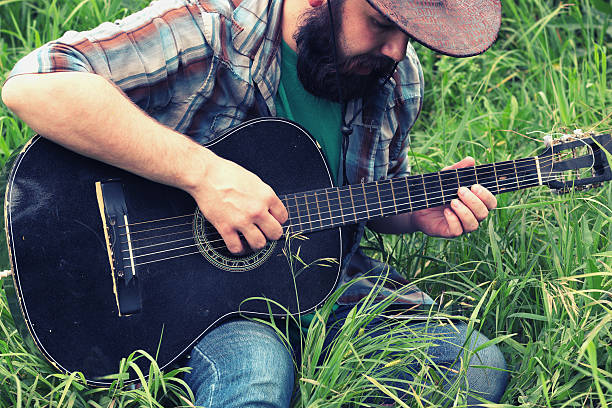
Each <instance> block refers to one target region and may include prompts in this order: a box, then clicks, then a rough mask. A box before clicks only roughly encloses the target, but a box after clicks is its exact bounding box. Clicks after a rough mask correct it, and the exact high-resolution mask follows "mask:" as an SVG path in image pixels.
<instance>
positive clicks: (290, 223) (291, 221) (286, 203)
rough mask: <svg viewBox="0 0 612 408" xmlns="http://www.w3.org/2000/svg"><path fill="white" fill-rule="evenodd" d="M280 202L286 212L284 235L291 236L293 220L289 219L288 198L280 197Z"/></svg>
mask: <svg viewBox="0 0 612 408" xmlns="http://www.w3.org/2000/svg"><path fill="white" fill-rule="evenodd" d="M281 201H282V202H283V204H284V205H285V209H286V210H287V221H289V222H288V223H287V224H286V225H284V226H283V227H284V228H286V229H287V230H286V231H285V235H291V234H292V233H293V231H292V230H291V228H292V227H293V220H292V217H291V212H292V211H291V209H290V208H289V198H288V197H287V196H284V197H281Z"/></svg>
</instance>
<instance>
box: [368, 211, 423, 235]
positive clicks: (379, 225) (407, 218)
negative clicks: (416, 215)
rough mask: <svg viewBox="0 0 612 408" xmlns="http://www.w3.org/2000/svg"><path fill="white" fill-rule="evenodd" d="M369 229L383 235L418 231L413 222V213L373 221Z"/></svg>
mask: <svg viewBox="0 0 612 408" xmlns="http://www.w3.org/2000/svg"><path fill="white" fill-rule="evenodd" d="M368 228H370V229H371V230H373V231H376V232H379V233H381V234H406V233H413V232H415V231H416V230H417V228H416V227H415V226H414V224H413V222H412V213H405V214H399V215H393V216H390V217H385V218H378V219H375V220H371V221H370V222H368Z"/></svg>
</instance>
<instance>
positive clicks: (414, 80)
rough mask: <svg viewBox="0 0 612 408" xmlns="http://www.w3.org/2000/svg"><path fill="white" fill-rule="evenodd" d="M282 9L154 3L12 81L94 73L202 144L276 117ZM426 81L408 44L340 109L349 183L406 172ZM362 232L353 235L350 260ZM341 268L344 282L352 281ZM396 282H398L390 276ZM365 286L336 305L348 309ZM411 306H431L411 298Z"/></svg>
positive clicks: (49, 47) (203, 1)
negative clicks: (363, 95)
mask: <svg viewBox="0 0 612 408" xmlns="http://www.w3.org/2000/svg"><path fill="white" fill-rule="evenodd" d="M282 4H283V3H282V0H242V2H240V4H238V5H235V4H234V3H233V2H232V1H231V0H160V1H154V2H152V3H151V4H150V5H149V6H148V7H147V8H145V9H143V10H141V11H139V12H137V13H134V14H132V15H130V16H128V17H126V18H124V19H122V20H119V21H116V22H114V23H110V22H108V23H104V24H101V25H100V26H98V27H97V28H95V29H93V30H90V31H85V32H75V31H69V32H66V33H65V34H64V35H63V36H62V37H61V38H59V39H58V40H56V41H52V42H49V43H47V44H45V45H44V46H42V47H41V48H39V49H37V50H35V51H33V52H32V53H30V54H29V55H27V56H26V57H24V58H23V59H22V60H20V61H19V62H18V63H17V65H16V66H15V67H14V69H13V70H12V71H11V73H10V76H15V75H19V74H24V73H48V72H59V71H81V72H93V73H96V74H98V75H101V76H103V77H104V78H106V79H108V80H109V81H111V82H113V83H114V84H116V85H117V86H118V87H119V88H121V90H122V91H123V92H124V93H125V94H126V95H127V96H128V97H129V98H130V99H131V100H132V101H133V102H134V103H136V104H137V105H138V106H139V107H140V108H141V109H143V110H144V111H145V112H147V113H148V114H149V115H150V116H152V117H153V118H155V119H156V120H158V121H159V122H160V123H162V124H164V125H166V126H168V127H170V128H172V129H175V130H176V131H178V132H181V133H183V134H185V135H188V136H189V137H191V138H193V139H194V140H195V141H197V142H199V143H206V142H209V141H211V140H212V139H214V138H215V136H216V135H219V134H221V133H222V132H223V131H225V130H226V129H228V128H230V127H232V126H235V125H237V124H238V123H241V122H243V121H244V120H246V119H249V118H250V117H254V116H261V115H275V114H276V112H275V106H274V97H275V95H276V92H277V88H278V84H279V80H280V52H279V46H280V43H281V24H280V20H281V15H282ZM422 96H423V75H422V71H421V66H420V63H419V61H418V58H417V56H416V54H415V51H414V49H413V48H412V46H411V45H408V50H407V55H406V58H405V59H404V60H403V61H402V62H400V64H399V65H398V67H397V70H396V72H395V74H394V75H393V77H392V78H391V80H390V81H388V82H387V83H386V84H385V86H384V87H383V88H382V89H381V91H380V92H379V93H378V94H377V95H375V96H373V97H371V98H368V99H366V100H354V101H351V102H350V103H349V104H348V106H347V112H346V115H347V120H351V119H352V118H353V117H355V114H356V117H355V118H354V120H353V129H354V131H353V134H352V135H351V137H350V142H349V147H348V150H347V154H346V169H347V170H346V172H347V175H346V176H347V180H348V181H349V183H362V182H369V181H373V180H378V179H384V178H388V177H399V176H405V175H407V174H408V173H409V165H408V160H407V150H408V144H409V136H408V133H409V130H410V128H411V127H412V125H413V124H414V122H415V120H416V118H417V116H418V113H419V111H420V107H421V102H422ZM362 234H363V225H360V226H359V227H358V228H357V229H356V232H355V240H354V242H355V244H354V245H353V248H352V250H351V251H349V253H348V256H347V257H345V265H348V262H347V261H348V260H349V258H350V255H351V254H353V253H354V252H355V250H356V249H357V246H358V242H359V239H360V238H361V236H362ZM354 275H355V273H351V268H344V272H343V274H342V277H341V283H345V282H348V281H349V280H351V278H353V277H355V276H354ZM394 277H395V278H396V279H398V280H400V281H401V278H400V277H399V275H397V276H394ZM370 289H371V282H370V283H368V282H367V281H361V282H360V283H359V284H357V285H353V286H352V287H351V289H350V290H349V291H348V292H346V293H345V296H343V297H342V298H341V302H343V301H344V302H346V303H352V302H354V301H356V300H358V299H359V298H361V297H363V296H364V295H366V294H367V293H368V292H369V291H370ZM404 296H405V299H404V300H405V301H406V302H408V303H413V302H414V303H431V299H429V297H428V296H427V295H425V294H423V293H422V292H420V291H418V290H416V289H415V290H414V291H409V292H408V293H407V294H405V295H404Z"/></svg>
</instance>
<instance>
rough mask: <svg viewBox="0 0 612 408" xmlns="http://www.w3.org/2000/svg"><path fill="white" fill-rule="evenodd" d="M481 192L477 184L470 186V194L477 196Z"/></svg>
mask: <svg viewBox="0 0 612 408" xmlns="http://www.w3.org/2000/svg"><path fill="white" fill-rule="evenodd" d="M481 191H482V187H480V185H478V184H474V185H473V186H472V192H473V193H475V194H478V193H480V192H481Z"/></svg>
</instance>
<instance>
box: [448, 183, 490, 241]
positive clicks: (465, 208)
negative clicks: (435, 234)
mask: <svg viewBox="0 0 612 408" xmlns="http://www.w3.org/2000/svg"><path fill="white" fill-rule="evenodd" d="M458 196H459V198H458V199H454V200H452V201H451V204H450V209H446V210H445V211H444V216H445V218H446V221H447V223H448V227H449V233H450V234H451V235H454V236H459V235H461V234H463V233H468V232H472V231H475V230H476V229H477V228H478V226H479V224H480V221H482V220H484V219H485V218H487V216H488V215H489V210H492V209H494V208H495V207H496V206H497V199H496V198H495V196H494V195H493V194H491V192H490V191H489V190H487V189H486V188H484V187H482V186H481V185H479V184H475V185H473V186H472V187H471V188H470V189H468V188H467V187H461V188H459V191H458Z"/></svg>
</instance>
